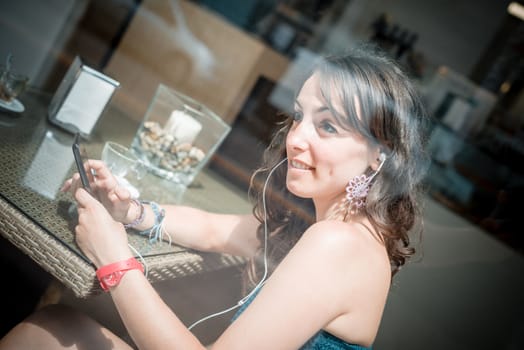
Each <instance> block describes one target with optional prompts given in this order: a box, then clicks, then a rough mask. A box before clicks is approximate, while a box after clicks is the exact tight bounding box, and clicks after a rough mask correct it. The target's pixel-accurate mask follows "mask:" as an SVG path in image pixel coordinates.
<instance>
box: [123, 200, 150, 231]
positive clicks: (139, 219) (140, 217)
mask: <svg viewBox="0 0 524 350" xmlns="http://www.w3.org/2000/svg"><path fill="white" fill-rule="evenodd" d="M131 201H132V202H133V203H135V204H136V205H137V206H138V207H139V208H140V214H138V217H137V218H136V219H135V220H133V222H130V223H129V224H124V227H125V228H126V229H128V228H133V227H136V226H138V225H140V224H141V223H142V222H143V221H144V219H145V217H146V211H145V210H144V205H143V204H142V202H140V201H139V200H138V199H131Z"/></svg>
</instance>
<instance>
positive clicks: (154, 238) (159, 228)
mask: <svg viewBox="0 0 524 350" xmlns="http://www.w3.org/2000/svg"><path fill="white" fill-rule="evenodd" d="M142 204H149V206H150V207H151V210H153V214H154V215H155V223H154V224H153V227H151V228H150V229H148V230H143V231H138V234H140V235H149V241H150V242H158V241H161V240H162V237H163V231H164V225H163V224H164V218H165V216H166V211H165V210H164V208H161V207H160V206H159V205H158V204H157V203H155V202H150V201H142Z"/></svg>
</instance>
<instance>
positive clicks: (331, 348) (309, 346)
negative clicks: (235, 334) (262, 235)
mask: <svg viewBox="0 0 524 350" xmlns="http://www.w3.org/2000/svg"><path fill="white" fill-rule="evenodd" d="M257 294H258V291H257V292H255V293H253V294H252V295H251V296H250V297H249V299H247V300H246V302H245V303H244V304H242V306H241V307H240V309H239V310H238V311H237V312H236V314H235V315H234V316H233V321H234V320H236V319H237V318H238V316H240V314H241V313H242V312H244V310H246V309H247V307H248V306H249V304H251V302H252V301H253V300H254V299H255V297H256V295H257ZM299 350H371V348H366V347H364V346H360V345H355V344H350V343H346V342H345V341H343V340H342V339H340V338H337V337H335V336H334V335H332V334H330V333H328V332H326V331H324V330H320V331H319V332H318V333H317V334H315V335H314V336H313V337H312V338H311V339H309V340H308V341H307V342H306V343H305V344H304V345H303V346H302V347H301V348H300V349H299Z"/></svg>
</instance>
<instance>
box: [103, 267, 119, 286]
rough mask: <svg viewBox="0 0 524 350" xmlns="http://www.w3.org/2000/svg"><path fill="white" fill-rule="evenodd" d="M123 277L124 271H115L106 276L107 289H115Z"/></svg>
mask: <svg viewBox="0 0 524 350" xmlns="http://www.w3.org/2000/svg"><path fill="white" fill-rule="evenodd" d="M121 277H122V271H115V272H113V273H110V274H109V275H106V276H104V278H103V280H104V283H105V285H106V286H107V287H114V286H116V285H117V284H118V282H120V278H121Z"/></svg>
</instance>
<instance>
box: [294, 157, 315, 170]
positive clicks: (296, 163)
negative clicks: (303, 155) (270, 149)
mask: <svg viewBox="0 0 524 350" xmlns="http://www.w3.org/2000/svg"><path fill="white" fill-rule="evenodd" d="M290 164H291V167H293V168H296V169H300V170H312V169H313V168H312V167H310V166H309V165H307V164H305V163H302V162H301V161H298V160H294V159H292V160H291V161H290Z"/></svg>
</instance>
